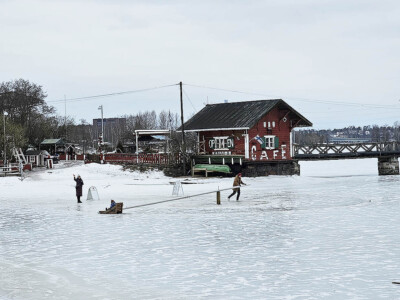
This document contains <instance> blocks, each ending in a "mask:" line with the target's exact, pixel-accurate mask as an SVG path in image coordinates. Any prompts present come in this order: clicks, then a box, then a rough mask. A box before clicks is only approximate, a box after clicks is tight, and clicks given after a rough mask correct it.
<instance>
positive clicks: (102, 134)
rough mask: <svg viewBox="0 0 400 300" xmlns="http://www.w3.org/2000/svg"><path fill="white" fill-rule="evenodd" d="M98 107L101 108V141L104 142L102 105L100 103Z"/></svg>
mask: <svg viewBox="0 0 400 300" xmlns="http://www.w3.org/2000/svg"><path fill="white" fill-rule="evenodd" d="M98 109H100V110H101V141H102V143H104V120H103V105H100V106H99V108H98Z"/></svg>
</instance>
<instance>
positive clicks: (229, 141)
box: [227, 137, 235, 149]
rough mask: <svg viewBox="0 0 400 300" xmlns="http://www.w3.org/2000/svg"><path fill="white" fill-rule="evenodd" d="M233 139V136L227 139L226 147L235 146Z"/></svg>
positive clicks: (231, 147)
mask: <svg viewBox="0 0 400 300" xmlns="http://www.w3.org/2000/svg"><path fill="white" fill-rule="evenodd" d="M234 141H235V139H234V138H233V137H230V138H228V139H227V144H228V149H233V148H235V144H234Z"/></svg>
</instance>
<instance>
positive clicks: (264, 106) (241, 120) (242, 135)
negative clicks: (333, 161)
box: [184, 99, 312, 176]
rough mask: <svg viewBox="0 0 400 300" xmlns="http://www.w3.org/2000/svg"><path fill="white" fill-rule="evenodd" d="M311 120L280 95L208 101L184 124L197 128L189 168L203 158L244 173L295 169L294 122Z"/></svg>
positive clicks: (293, 171) (292, 171) (302, 124)
mask: <svg viewBox="0 0 400 300" xmlns="http://www.w3.org/2000/svg"><path fill="white" fill-rule="evenodd" d="M306 126H312V123H311V122H310V121H309V120H307V119H306V118H305V117H303V116H302V115H301V114H300V113H298V112H297V111H296V110H294V109H293V108H292V107H291V106H289V105H288V104H287V103H286V102H285V101H283V100H281V99H275V100H257V101H247V102H232V103H220V104H210V105H206V106H205V107H204V108H203V109H202V110H201V111H200V112H198V113H197V114H196V115H194V116H193V117H192V118H191V119H190V120H189V121H187V122H186V123H185V125H184V129H185V131H188V132H196V133H197V139H198V140H197V142H198V145H199V147H198V153H197V155H195V156H193V159H192V165H193V170H196V168H198V165H199V164H201V165H202V166H201V167H202V168H205V167H207V166H206V165H207V164H208V165H215V164H217V165H220V164H225V165H227V166H229V167H230V169H231V172H232V173H237V172H239V171H241V172H242V173H244V175H245V176H246V175H247V176H263V175H268V174H279V175H280V174H282V175H291V174H299V172H300V169H299V165H298V163H297V161H295V160H293V159H292V151H291V149H292V139H291V137H292V135H291V132H292V130H293V128H295V127H306Z"/></svg>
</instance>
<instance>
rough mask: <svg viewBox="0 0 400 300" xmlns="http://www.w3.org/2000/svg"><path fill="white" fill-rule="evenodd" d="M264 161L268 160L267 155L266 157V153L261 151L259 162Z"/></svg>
mask: <svg viewBox="0 0 400 300" xmlns="http://www.w3.org/2000/svg"><path fill="white" fill-rule="evenodd" d="M263 159H266V160H268V155H267V151H265V150H263V151H262V152H261V156H260V160H263Z"/></svg>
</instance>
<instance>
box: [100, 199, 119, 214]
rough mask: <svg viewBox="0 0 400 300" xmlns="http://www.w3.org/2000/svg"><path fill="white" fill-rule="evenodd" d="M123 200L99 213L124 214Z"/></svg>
mask: <svg viewBox="0 0 400 300" xmlns="http://www.w3.org/2000/svg"><path fill="white" fill-rule="evenodd" d="M123 206H124V203H123V202H118V203H115V206H114V207H113V208H106V210H100V211H99V214H122V207H123Z"/></svg>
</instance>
